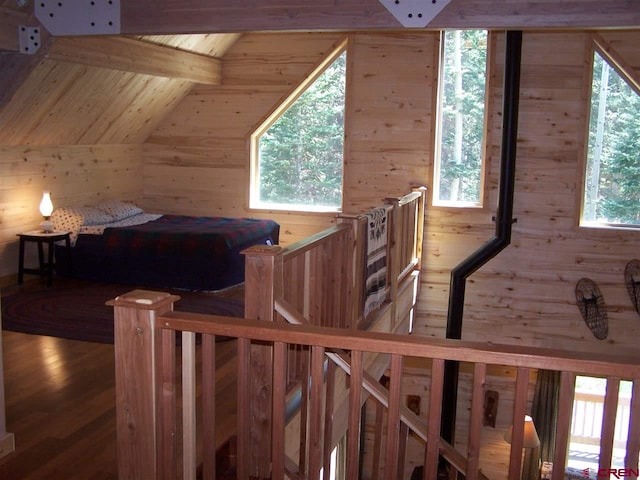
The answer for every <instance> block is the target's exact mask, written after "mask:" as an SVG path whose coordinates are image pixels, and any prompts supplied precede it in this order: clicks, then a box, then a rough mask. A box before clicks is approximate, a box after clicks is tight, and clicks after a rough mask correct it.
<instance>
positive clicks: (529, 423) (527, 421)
mask: <svg viewBox="0 0 640 480" xmlns="http://www.w3.org/2000/svg"><path fill="white" fill-rule="evenodd" d="M512 434H513V425H512V426H510V427H509V429H508V430H507V431H506V432H505V434H504V439H505V441H506V442H507V443H511V435H512ZM539 446H540V438H538V432H537V431H536V426H535V425H534V424H533V419H532V418H531V417H530V416H529V415H525V416H524V438H523V440H522V447H523V448H537V447H539Z"/></svg>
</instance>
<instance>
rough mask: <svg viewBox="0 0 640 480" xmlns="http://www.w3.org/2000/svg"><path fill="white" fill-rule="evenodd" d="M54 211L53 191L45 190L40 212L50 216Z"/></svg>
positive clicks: (46, 216) (44, 215)
mask: <svg viewBox="0 0 640 480" xmlns="http://www.w3.org/2000/svg"><path fill="white" fill-rule="evenodd" d="M52 213H53V203H52V202H51V193H50V192H44V193H43V194H42V201H41V202H40V214H41V215H42V216H43V217H44V218H49V217H50V216H51V214H52Z"/></svg>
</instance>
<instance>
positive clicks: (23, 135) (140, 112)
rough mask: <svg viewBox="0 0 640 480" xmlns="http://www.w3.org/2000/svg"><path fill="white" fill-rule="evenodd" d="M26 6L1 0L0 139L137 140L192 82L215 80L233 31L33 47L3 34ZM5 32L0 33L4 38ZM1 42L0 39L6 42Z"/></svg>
mask: <svg viewBox="0 0 640 480" xmlns="http://www.w3.org/2000/svg"><path fill="white" fill-rule="evenodd" d="M21 22H25V24H27V25H34V24H37V23H34V22H35V20H34V19H33V17H32V16H31V14H30V13H29V11H28V8H26V7H25V8H23V9H20V8H18V7H17V3H16V2H15V1H9V0H0V32H2V33H0V144H2V145H49V144H58V145H59V144H69V145H94V144H136V143H138V144H139V143H142V142H144V140H145V139H146V138H147V136H148V135H149V134H150V133H151V132H152V131H153V129H155V126H156V125H157V123H158V122H159V121H160V120H161V119H162V118H163V117H164V116H165V115H166V114H167V113H168V112H169V111H170V110H171V109H172V108H173V107H174V106H175V105H177V104H178V103H179V102H180V101H181V99H182V98H183V97H184V96H185V95H186V94H187V93H188V91H189V90H190V89H191V87H192V86H193V85H194V84H196V83H204V84H210V85H216V84H220V81H221V68H222V63H221V59H222V57H223V56H224V54H225V52H226V51H227V50H228V49H229V47H230V46H231V45H232V44H233V43H234V42H235V41H236V40H237V38H238V37H239V35H238V34H192V35H146V36H111V37H109V36H99V37H97V36H96V37H50V36H49V35H48V34H47V32H46V30H44V29H43V30H42V32H41V46H40V48H39V50H38V51H37V53H35V54H31V55H26V54H20V53H18V52H17V51H16V48H18V46H17V43H16V41H15V39H14V38H13V37H12V36H11V35H8V34H7V32H8V31H13V32H14V33H15V34H16V35H15V37H17V33H16V32H17V28H18V27H17V26H15V25H12V24H13V23H17V24H18V25H19V24H21ZM3 39H4V40H3ZM3 42H4V43H3Z"/></svg>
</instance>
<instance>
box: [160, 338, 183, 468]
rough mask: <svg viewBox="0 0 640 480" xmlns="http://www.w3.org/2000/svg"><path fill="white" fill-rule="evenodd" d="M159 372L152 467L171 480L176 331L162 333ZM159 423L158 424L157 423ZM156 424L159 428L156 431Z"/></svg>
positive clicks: (174, 441)
mask: <svg viewBox="0 0 640 480" xmlns="http://www.w3.org/2000/svg"><path fill="white" fill-rule="evenodd" d="M156 359H159V365H160V372H159V375H158V376H157V377H156V378H157V379H158V380H157V382H158V383H157V384H156V385H158V387H157V388H159V390H160V397H159V399H158V411H157V413H156V428H157V431H156V441H157V448H156V452H157V455H158V458H156V467H157V469H158V472H159V475H158V478H161V479H164V480H172V479H173V478H175V476H176V473H177V463H178V462H177V453H178V452H177V438H176V430H177V427H176V410H177V405H176V388H177V385H176V384H177V380H176V332H175V331H174V330H162V335H161V339H160V345H159V348H158V349H157V350H156ZM158 422H159V423H158ZM158 425H160V428H158Z"/></svg>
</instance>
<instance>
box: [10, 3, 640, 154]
mask: <svg viewBox="0 0 640 480" xmlns="http://www.w3.org/2000/svg"><path fill="white" fill-rule="evenodd" d="M21 3H22V2H21ZM120 3H121V31H122V33H123V35H120V36H96V37H63V36H60V37H52V36H50V35H49V34H48V33H47V30H46V28H44V27H43V26H42V25H41V24H40V22H39V21H38V19H37V18H36V17H35V16H34V13H33V8H34V7H33V0H26V2H25V4H24V5H23V6H19V4H18V1H17V0H0V144H3V145H25V144H26V145H45V144H52V143H55V144H62V143H64V144H89V145H91V144H109V143H142V142H144V140H145V139H146V138H147V136H148V135H149V134H150V133H151V132H152V131H153V129H154V128H155V126H156V125H157V124H158V122H159V121H160V120H161V119H162V117H163V116H164V115H166V114H167V113H168V112H169V111H170V110H171V109H172V108H173V107H174V106H175V105H177V104H178V103H179V102H180V100H181V99H182V98H183V97H184V96H185V95H186V94H187V93H188V91H189V90H190V89H191V87H192V86H193V85H194V84H196V83H205V84H212V85H216V84H219V83H220V82H221V78H222V61H223V56H224V53H225V52H226V51H227V50H228V49H229V48H230V47H231V45H232V44H233V43H234V42H235V41H236V40H237V38H238V37H239V35H240V33H229V32H244V31H258V30H263V31H274V30H342V29H349V30H358V29H387V30H388V29H398V28H401V27H400V24H399V22H398V21H397V20H396V18H395V17H394V16H393V15H392V14H391V13H389V11H387V10H386V8H385V7H384V6H383V5H382V4H381V3H380V1H379V0H341V1H339V2H336V1H335V0H317V1H315V2H308V1H307V0H281V1H279V2H277V3H276V2H273V1H267V0H264V1H256V0H218V1H216V2H211V1H210V0H180V1H177V0H135V1H134V0H121V2H120ZM633 25H640V8H639V7H638V2H637V1H636V0H536V1H532V0H510V1H509V2H506V3H505V2H504V0H451V3H450V4H449V5H447V6H446V7H445V8H444V10H443V11H442V12H441V13H440V14H439V15H438V16H437V17H436V18H435V19H434V20H433V21H432V23H431V24H430V25H429V26H428V27H429V28H444V27H459V28H469V27H483V28H488V27H491V28H523V29H525V28H574V27H580V28H584V27H596V26H597V27H626V26H633ZM20 26H30V27H36V28H38V29H39V33H40V45H39V50H38V51H37V53H35V54H30V55H27V54H21V53H19V42H18V34H17V32H18V28H20ZM124 34H126V35H124Z"/></svg>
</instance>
